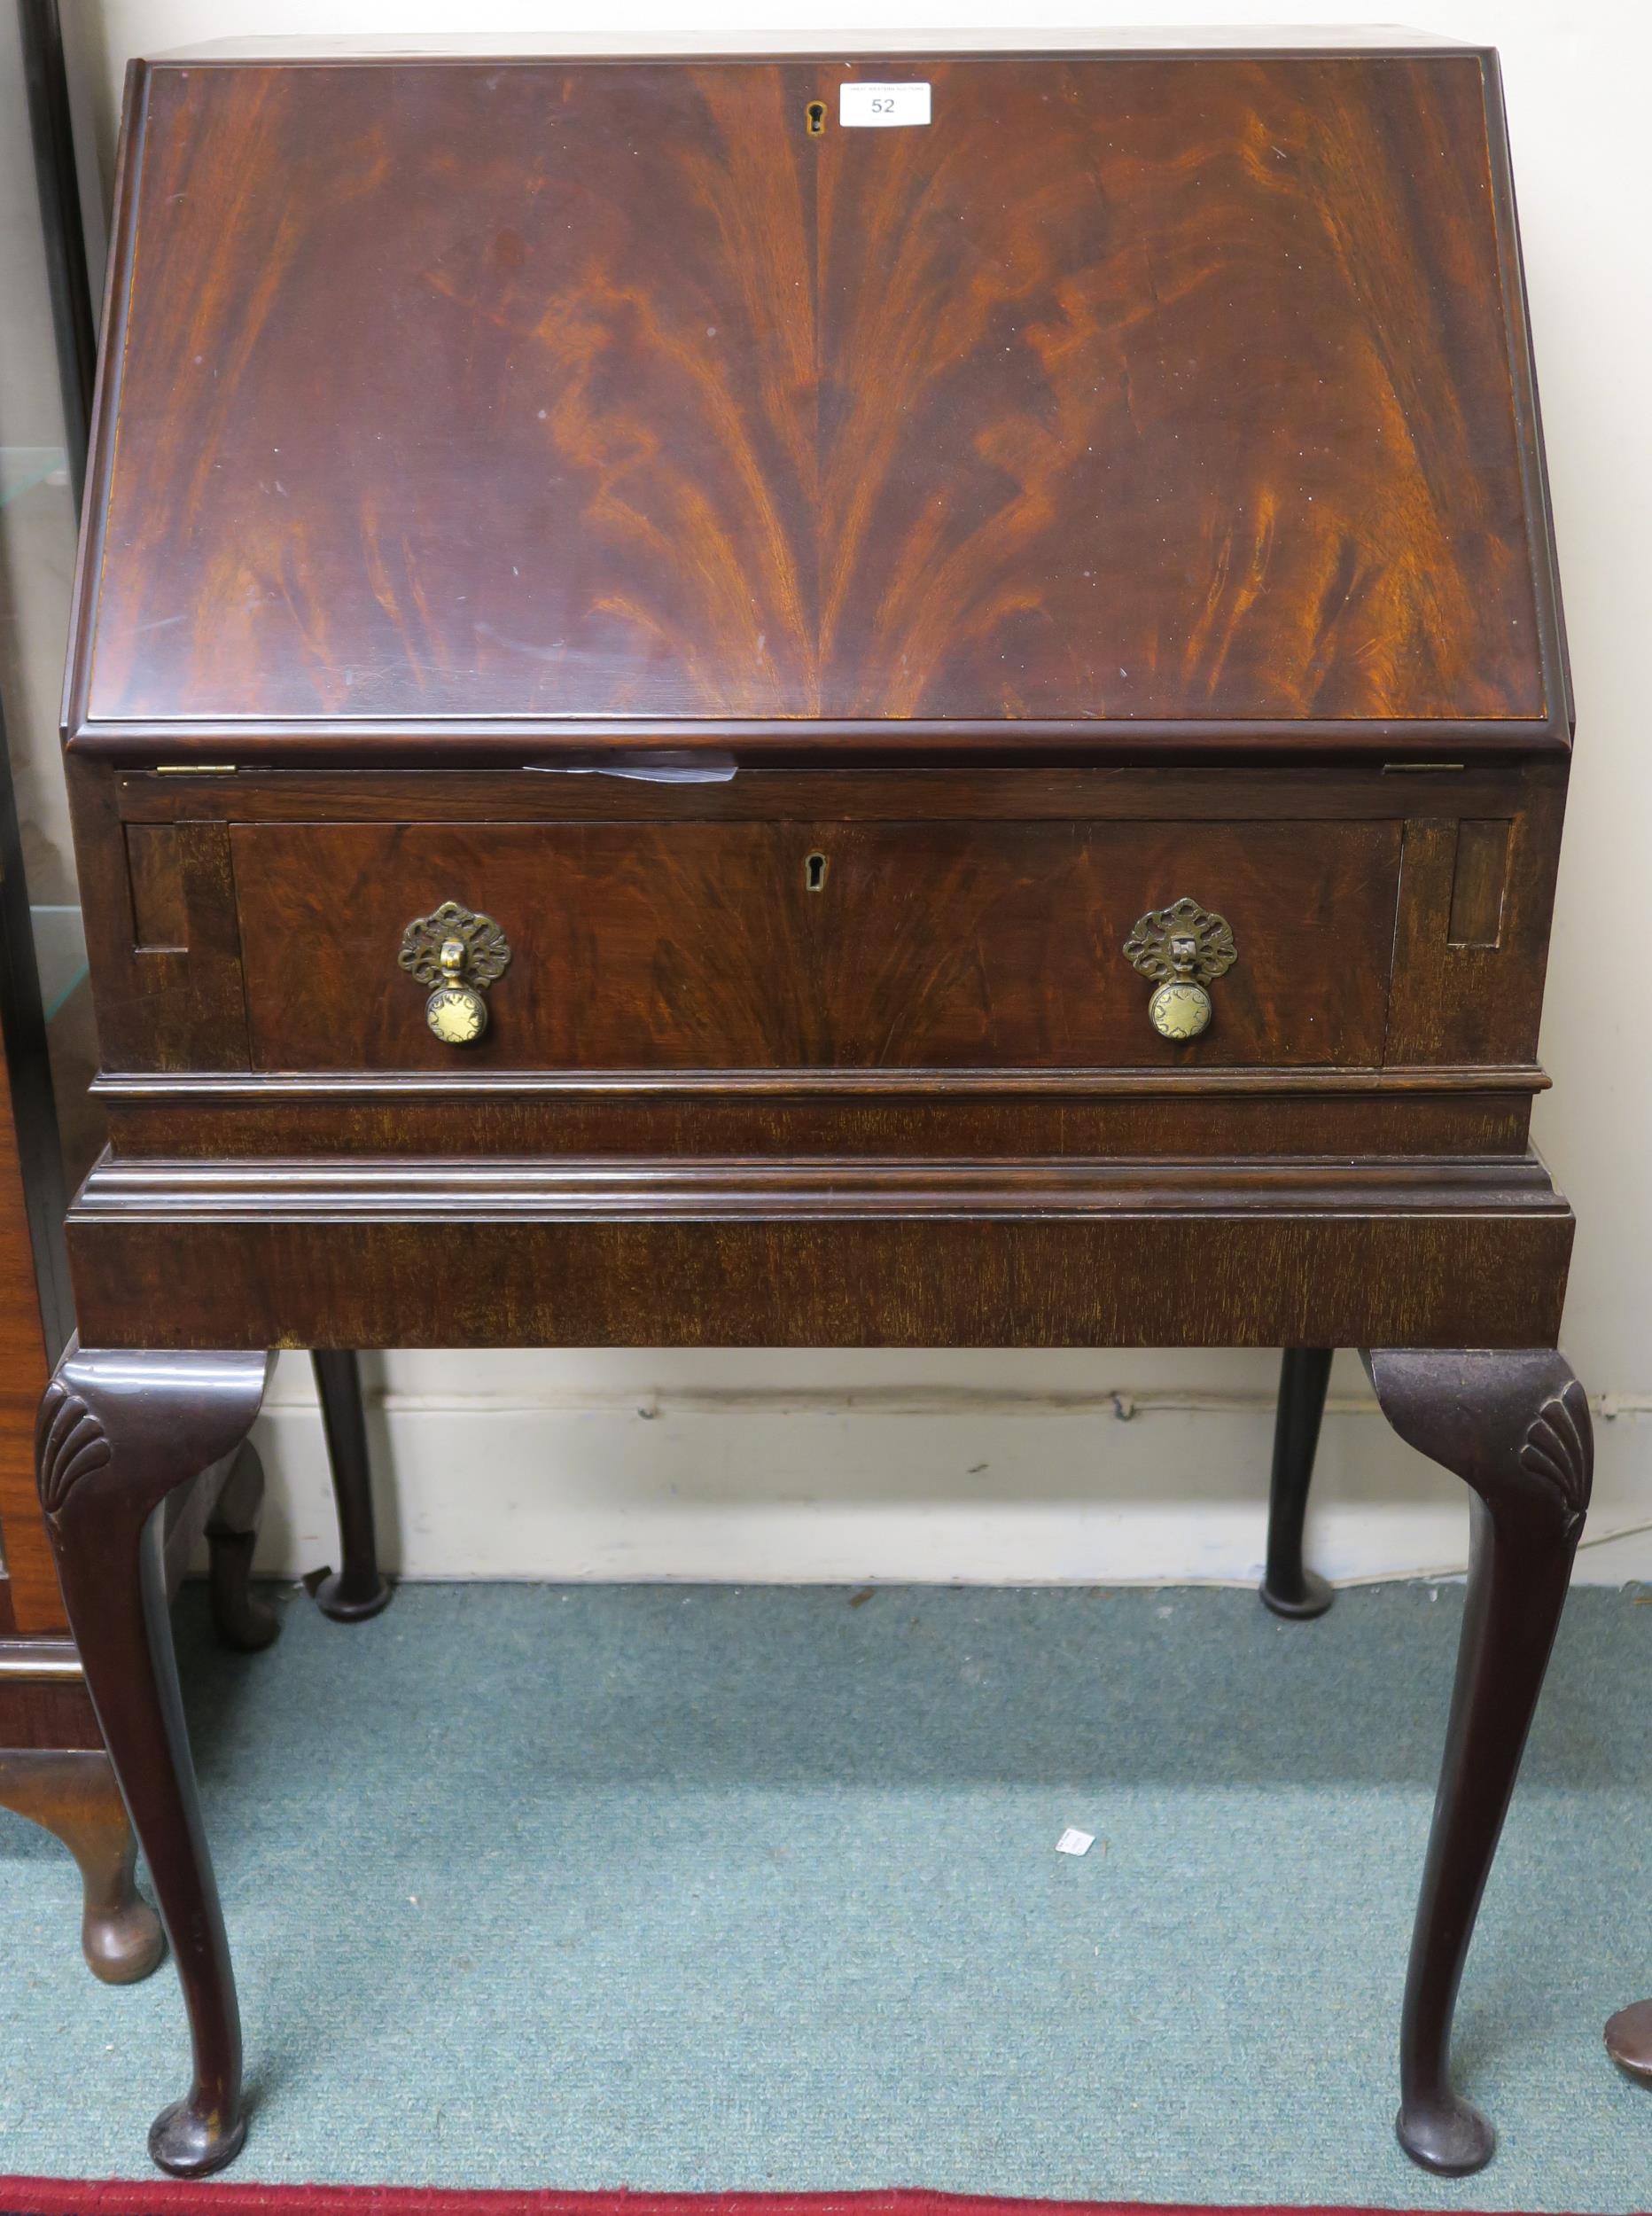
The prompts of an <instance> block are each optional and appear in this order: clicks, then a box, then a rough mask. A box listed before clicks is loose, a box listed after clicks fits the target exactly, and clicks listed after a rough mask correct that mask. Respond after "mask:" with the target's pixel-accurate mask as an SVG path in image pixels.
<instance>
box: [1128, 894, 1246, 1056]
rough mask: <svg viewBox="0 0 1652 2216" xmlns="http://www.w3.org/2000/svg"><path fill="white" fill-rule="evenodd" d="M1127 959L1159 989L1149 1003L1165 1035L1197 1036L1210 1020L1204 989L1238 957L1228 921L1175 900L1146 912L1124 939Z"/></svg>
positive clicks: (1192, 903)
mask: <svg viewBox="0 0 1652 2216" xmlns="http://www.w3.org/2000/svg"><path fill="white" fill-rule="evenodd" d="M1125 958H1126V961H1128V962H1129V963H1130V964H1131V966H1132V967H1133V968H1134V969H1136V970H1139V971H1141V973H1142V976H1143V977H1145V978H1150V979H1152V980H1153V981H1154V983H1155V984H1156V985H1157V987H1158V989H1157V992H1156V993H1155V994H1154V995H1153V997H1152V998H1151V1000H1149V1003H1148V1004H1147V1012H1148V1017H1149V1020H1150V1022H1151V1023H1152V1026H1153V1028H1154V1030H1155V1031H1157V1033H1158V1034H1159V1036H1160V1037H1161V1038H1164V1039H1178V1040H1180V1039H1196V1038H1197V1037H1198V1035H1199V1034H1200V1032H1202V1031H1203V1030H1204V1026H1205V1025H1206V1024H1208V1023H1209V1021H1210V1020H1211V996H1210V994H1209V993H1208V991H1207V990H1206V989H1205V988H1206V987H1207V986H1209V985H1211V984H1212V982H1213V981H1214V980H1215V979H1217V978H1219V977H1221V976H1224V975H1225V974H1226V972H1227V971H1229V970H1231V969H1232V967H1233V965H1234V964H1235V962H1236V961H1237V960H1238V958H1239V950H1238V948H1236V947H1235V945H1234V935H1233V932H1232V931H1231V930H1230V929H1229V928H1228V925H1227V919H1226V918H1225V917H1221V916H1215V915H1212V913H1211V911H1210V910H1209V909H1204V908H1201V907H1200V906H1199V904H1198V902H1197V901H1189V900H1180V901H1172V902H1171V904H1170V906H1169V907H1168V908H1156V909H1151V910H1149V913H1148V914H1147V915H1145V916H1143V917H1142V918H1141V920H1140V922H1139V923H1138V924H1137V925H1136V926H1135V929H1134V931H1133V932H1131V934H1130V936H1129V937H1128V939H1126V940H1125Z"/></svg>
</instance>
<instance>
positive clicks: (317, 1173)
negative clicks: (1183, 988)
mask: <svg viewBox="0 0 1652 2216" xmlns="http://www.w3.org/2000/svg"><path fill="white" fill-rule="evenodd" d="M1516 1213H1518V1214H1528V1215H1529V1214H1533V1213H1535V1214H1539V1215H1547V1216H1554V1217H1559V1218H1562V1219H1565V1220H1567V1221H1570V1215H1571V1211H1570V1207H1569V1206H1568V1204H1567V1203H1566V1201H1565V1200H1564V1199H1563V1198H1562V1196H1561V1195H1560V1194H1559V1193H1557V1192H1556V1191H1555V1188H1554V1185H1553V1184H1552V1182H1550V1179H1549V1175H1548V1172H1547V1169H1546V1168H1545V1167H1544V1166H1543V1163H1542V1162H1541V1160H1540V1159H1539V1158H1538V1156H1537V1155H1536V1154H1535V1153H1532V1152H1531V1151H1527V1153H1526V1154H1525V1155H1524V1156H1523V1157H1514V1158H1511V1157H1492V1158H1490V1159H1482V1158H1476V1157H1461V1156H1446V1157H1435V1158H1427V1157H1422V1158H1418V1157H1404V1158H1399V1159H1390V1160H1380V1159H1374V1160H1360V1161H1355V1162H1349V1161H1347V1160H1345V1159H1335V1160H1331V1159H1323V1160H1321V1159H1301V1158H1297V1159H1290V1158H1286V1159H1252V1160H1236V1159H1227V1160H1223V1161H1220V1162H1212V1161H1210V1160H1206V1159H1189V1160H1186V1161H1175V1160H1166V1159H1161V1158H1158V1157H1152V1158H1144V1159H1135V1160H1125V1159H1116V1160H1062V1159H1051V1158H1045V1157H1040V1158H1036V1159H1020V1160H1016V1159H1003V1160H997V1161H986V1162H982V1161H968V1162H937V1161H911V1160H905V1159H884V1160H879V1159H869V1158H866V1157H858V1158H849V1157H841V1156H833V1157H822V1158H821V1159H814V1160H788V1161H759V1160H750V1159H741V1160H729V1161H720V1160H714V1159H708V1160H699V1161H685V1160H683V1159H681V1158H679V1157H671V1158H668V1159H653V1160H650V1159H639V1158H630V1159H619V1158H613V1157H603V1158H600V1159H574V1158H567V1157H565V1158H560V1159H555V1160H549V1161H548V1160H542V1159H510V1158H500V1159H493V1160H489V1161H484V1162H477V1161H463V1160H460V1161H453V1160H446V1159H433V1160H417V1159H395V1158H387V1157H378V1158H377V1159H375V1158H372V1157H357V1158H352V1159H334V1160H305V1159H262V1158H260V1159H248V1160H242V1161H213V1160H201V1161H194V1160H159V1161H157V1160H136V1161H126V1160H116V1159H113V1158H112V1157H111V1156H110V1155H109V1154H107V1153H105V1155H104V1156H103V1157H102V1158H101V1159H99V1160H98V1162H97V1164H96V1165H95V1166H94V1167H93V1169H92V1171H91V1173H90V1175H89V1176H88V1178H87V1180H86V1182H85V1183H84V1184H83V1185H82V1188H81V1190H80V1192H79V1194H78V1195H77V1196H76V1198H75V1200H74V1205H73V1206H72V1207H71V1209H70V1211H69V1219H68V1221H69V1227H70V1230H71V1233H74V1232H75V1231H79V1230H86V1229H91V1228H92V1227H95V1226H99V1225H103V1224H106V1223H108V1222H110V1221H120V1222H121V1223H123V1224H129V1223H133V1222H137V1221H142V1222H145V1223H152V1224H153V1223H161V1222H168V1221H180V1220H187V1219H192V1218H207V1219H210V1220H211V1221H214V1222H217V1223H224V1224H243V1223H253V1222H302V1223H306V1224H313V1225H316V1226H318V1227H322V1226H327V1225H336V1224H339V1223H362V1222H368V1221H393V1222H394V1221H407V1222H414V1221H428V1220H430V1219H432V1218H433V1219H435V1220H437V1221H440V1222H442V1223H445V1224H448V1225H449V1226H452V1227H458V1226H461V1225H464V1224H476V1223H481V1222H502V1223H504V1224H506V1225H510V1224H542V1223H549V1222H555V1221H566V1220H589V1221H621V1220H626V1219H631V1220H635V1219H637V1218H643V1219H644V1220H649V1221H660V1222H665V1221H716V1222H721V1221H738V1220H741V1219H745V1220H748V1221H749V1220H752V1219H764V1220H775V1221H783V1222H788V1223H790V1222H803V1221H829V1222H830V1221H843V1220H847V1219H852V1218H853V1219H872V1220H874V1221H900V1220H907V1219H918V1218H926V1217H927V1218H932V1217H936V1216H947V1217H970V1218H986V1217H1004V1216H1009V1217H1052V1216H1066V1217H1071V1216H1079V1217H1098V1216H1152V1217H1156V1218H1158V1217H1164V1216H1167V1215H1180V1216H1190V1217H1196V1218H1204V1219H1207V1220H1209V1221H1212V1222H1221V1221H1231V1220H1232V1219H1234V1218H1235V1217H1239V1216H1256V1215H1263V1216H1271V1217H1275V1218H1280V1219H1283V1220H1290V1219H1292V1218H1296V1217H1301V1216H1305V1215H1318V1216H1324V1215H1332V1216H1337V1217H1349V1216H1360V1215H1367V1216H1371V1215H1396V1214H1398V1215H1427V1216H1436V1217H1438V1216H1444V1215H1453V1214H1455V1215H1464V1214H1473V1215H1484V1214H1493V1215H1509V1214H1516Z"/></svg>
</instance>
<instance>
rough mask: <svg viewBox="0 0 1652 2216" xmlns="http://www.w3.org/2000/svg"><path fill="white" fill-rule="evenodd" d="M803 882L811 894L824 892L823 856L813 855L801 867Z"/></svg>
mask: <svg viewBox="0 0 1652 2216" xmlns="http://www.w3.org/2000/svg"><path fill="white" fill-rule="evenodd" d="M803 882H804V883H805V885H807V886H808V888H809V891H810V892H811V893H823V892H824V891H825V889H826V857H825V855H824V854H811V855H810V856H809V858H808V860H807V862H805V863H804V865H803Z"/></svg>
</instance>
